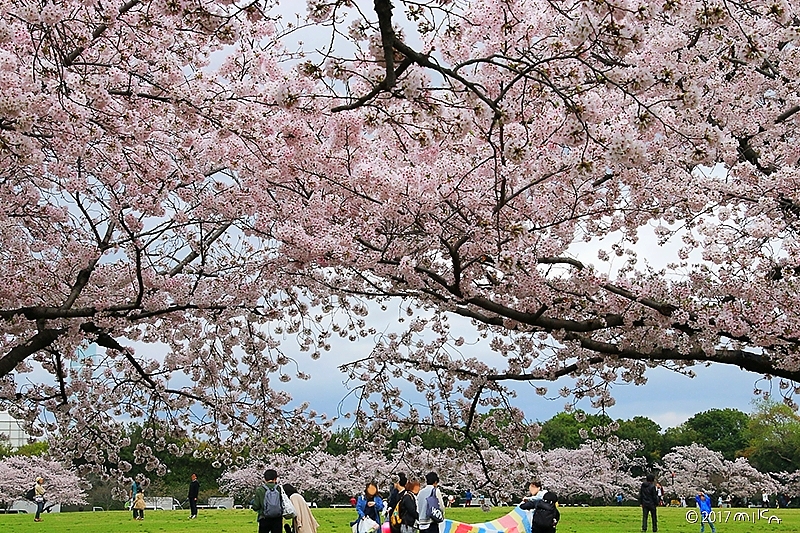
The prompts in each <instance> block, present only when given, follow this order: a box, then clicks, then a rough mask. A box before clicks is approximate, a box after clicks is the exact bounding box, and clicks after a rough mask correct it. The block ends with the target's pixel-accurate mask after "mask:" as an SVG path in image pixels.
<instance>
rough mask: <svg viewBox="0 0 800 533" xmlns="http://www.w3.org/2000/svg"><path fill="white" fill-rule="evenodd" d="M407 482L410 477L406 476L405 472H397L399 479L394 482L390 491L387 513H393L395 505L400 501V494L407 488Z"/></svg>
mask: <svg viewBox="0 0 800 533" xmlns="http://www.w3.org/2000/svg"><path fill="white" fill-rule="evenodd" d="M406 483H408V478H406V475H405V473H404V472H400V473H399V474H397V481H395V482H394V484H393V485H392V488H391V490H390V491H389V501H388V503H387V505H386V510H387V512H386V514H387V515H391V514H392V511H393V510H394V507H395V505H397V502H399V501H400V494H401V493H402V492H403V491H404V490H406Z"/></svg>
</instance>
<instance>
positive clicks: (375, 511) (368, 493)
mask: <svg viewBox="0 0 800 533" xmlns="http://www.w3.org/2000/svg"><path fill="white" fill-rule="evenodd" d="M382 512H383V499H382V498H381V497H380V495H379V494H378V486H377V485H376V484H375V483H372V482H370V483H367V486H366V487H365V488H364V493H363V494H359V495H358V500H357V501H356V513H358V518H357V519H356V521H358V520H363V519H364V518H365V517H369V518H371V519H372V520H374V521H375V523H376V524H380V523H381V513H382Z"/></svg>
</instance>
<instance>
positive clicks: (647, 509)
mask: <svg viewBox="0 0 800 533" xmlns="http://www.w3.org/2000/svg"><path fill="white" fill-rule="evenodd" d="M655 479H656V478H655V476H653V474H647V478H646V481H645V482H644V483H642V486H641V487H640V488H639V505H640V506H641V507H642V531H647V515H648V514H649V515H650V517H651V520H652V521H653V533H656V532H657V531H658V517H657V516H656V507H658V492H656V486H655V484H654V483H653V481H655Z"/></svg>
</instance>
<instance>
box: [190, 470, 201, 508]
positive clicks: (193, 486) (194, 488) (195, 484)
mask: <svg viewBox="0 0 800 533" xmlns="http://www.w3.org/2000/svg"><path fill="white" fill-rule="evenodd" d="M199 495H200V482H199V481H197V474H194V473H193V474H192V480H191V481H190V482H189V509H190V510H191V511H190V513H189V519H190V520H191V519H192V518H197V497H198V496H199Z"/></svg>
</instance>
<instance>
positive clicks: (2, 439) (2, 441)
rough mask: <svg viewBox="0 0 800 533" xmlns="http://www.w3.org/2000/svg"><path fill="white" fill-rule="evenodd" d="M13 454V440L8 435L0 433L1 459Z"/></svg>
mask: <svg viewBox="0 0 800 533" xmlns="http://www.w3.org/2000/svg"><path fill="white" fill-rule="evenodd" d="M11 452H12V450H11V439H9V438H8V435H4V434H3V433H0V459H3V458H5V457H8V456H9V455H11Z"/></svg>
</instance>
